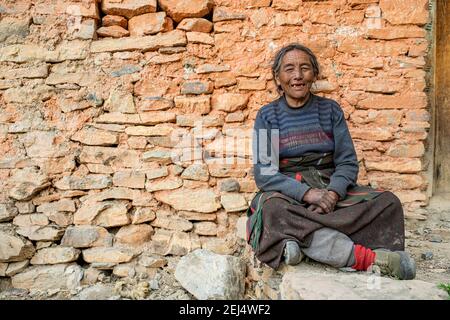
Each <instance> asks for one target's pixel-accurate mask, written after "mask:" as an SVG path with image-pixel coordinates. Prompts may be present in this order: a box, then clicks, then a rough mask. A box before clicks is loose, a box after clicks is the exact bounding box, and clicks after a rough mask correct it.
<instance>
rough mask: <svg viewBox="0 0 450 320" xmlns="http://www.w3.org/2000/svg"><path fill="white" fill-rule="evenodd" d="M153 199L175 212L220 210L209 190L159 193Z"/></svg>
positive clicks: (182, 190) (180, 190) (178, 190)
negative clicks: (165, 204)
mask: <svg viewBox="0 0 450 320" xmlns="http://www.w3.org/2000/svg"><path fill="white" fill-rule="evenodd" d="M155 197H156V198H157V199H158V200H159V201H161V202H164V203H167V204H169V205H170V206H172V207H173V208H175V209H176V210H187V211H197V212H203V213H208V212H215V211H217V209H219V208H220V203H219V202H218V201H217V198H216V194H215V193H214V192H213V191H212V190H210V189H177V190H175V191H160V192H158V193H157V194H156V195H155Z"/></svg>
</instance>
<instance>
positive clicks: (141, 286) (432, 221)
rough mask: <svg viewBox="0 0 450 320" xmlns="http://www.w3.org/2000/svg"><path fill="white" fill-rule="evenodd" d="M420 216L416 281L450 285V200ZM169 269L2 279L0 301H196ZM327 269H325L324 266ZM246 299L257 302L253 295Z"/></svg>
mask: <svg viewBox="0 0 450 320" xmlns="http://www.w3.org/2000/svg"><path fill="white" fill-rule="evenodd" d="M417 213H418V214H419V215H422V216H426V217H428V218H427V219H426V220H417V219H407V220H406V224H405V229H406V250H407V251H408V252H409V253H410V254H411V255H412V257H413V258H414V259H415V261H416V264H417V274H416V279H417V280H423V281H427V282H431V283H435V284H436V285H438V284H440V283H450V197H448V196H436V197H433V198H432V199H431V201H430V205H429V206H428V207H426V208H423V209H419V210H417ZM167 258H168V262H169V263H168V266H167V267H166V268H165V269H161V270H160V271H159V272H158V273H157V275H156V276H155V277H154V278H152V279H149V278H139V277H137V278H134V279H121V278H118V277H116V276H114V275H111V274H108V273H105V274H104V275H103V276H102V277H101V279H100V282H98V283H97V284H96V285H92V286H83V287H80V288H78V290H72V291H58V290H53V291H50V290H49V291H34V292H28V291H27V290H19V289H13V288H11V284H10V280H9V279H7V278H0V300H23V299H34V300H46V299H48V300H54V299H64V300H65V299H110V300H119V299H146V300H191V299H195V298H194V297H193V296H192V295H191V294H190V293H189V292H187V291H186V290H184V289H183V287H182V286H181V285H180V284H179V283H178V281H177V280H176V279H175V277H174V272H175V267H176V264H177V262H178V260H179V257H167ZM324 267H325V266H324ZM246 298H247V299H255V294H254V293H253V292H247V293H246Z"/></svg>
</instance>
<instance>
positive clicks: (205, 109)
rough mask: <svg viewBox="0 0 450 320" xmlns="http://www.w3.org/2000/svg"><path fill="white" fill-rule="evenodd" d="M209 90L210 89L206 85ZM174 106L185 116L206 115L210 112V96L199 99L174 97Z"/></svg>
mask: <svg viewBox="0 0 450 320" xmlns="http://www.w3.org/2000/svg"><path fill="white" fill-rule="evenodd" d="M208 88H209V90H211V89H212V87H211V83H208ZM174 101H175V106H176V107H177V108H179V110H180V111H181V112H183V113H187V114H192V113H193V114H207V113H209V112H210V110H211V103H210V96H200V97H182V96H178V97H175V99H174Z"/></svg>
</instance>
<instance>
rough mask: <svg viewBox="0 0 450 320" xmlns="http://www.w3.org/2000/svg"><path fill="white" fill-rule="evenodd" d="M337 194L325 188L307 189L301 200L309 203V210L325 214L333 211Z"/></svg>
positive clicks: (337, 197) (337, 198)
mask: <svg viewBox="0 0 450 320" xmlns="http://www.w3.org/2000/svg"><path fill="white" fill-rule="evenodd" d="M338 200H339V196H338V195H337V193H336V192H334V191H329V190H325V189H315V188H312V189H309V190H308V191H307V192H306V193H305V195H304V196H303V201H305V202H306V203H309V204H311V206H309V208H308V209H309V210H311V211H312V212H314V213H319V214H327V213H330V212H332V211H333V209H334V207H335V205H336V203H337V202H338Z"/></svg>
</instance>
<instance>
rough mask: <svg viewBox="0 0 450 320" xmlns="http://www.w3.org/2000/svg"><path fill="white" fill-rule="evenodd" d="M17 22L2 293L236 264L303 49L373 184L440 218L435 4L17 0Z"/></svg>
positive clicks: (0, 50) (2, 204)
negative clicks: (256, 166) (431, 101)
mask: <svg viewBox="0 0 450 320" xmlns="http://www.w3.org/2000/svg"><path fill="white" fill-rule="evenodd" d="M0 14H1V21H0V42H1V44H0V46H1V47H0V63H1V69H0V104H1V113H0V150H1V154H0V177H1V178H0V222H1V223H0V276H8V277H12V282H13V285H14V286H16V287H19V288H27V289H29V288H30V287H33V286H35V287H36V286H37V287H39V286H41V287H45V286H46V285H47V284H46V283H47V282H45V281H43V282H42V281H41V282H40V281H38V280H39V279H42V278H43V277H44V278H45V277H48V275H54V277H52V278H55V279H61V280H60V281H62V282H60V283H58V285H59V286H67V287H74V286H76V284H77V283H79V281H80V280H81V279H84V280H86V279H87V280H86V281H88V280H89V279H91V280H92V279H93V280H92V281H95V279H96V274H97V273H96V272H97V270H113V272H114V274H116V275H118V276H126V275H129V274H130V273H132V272H144V273H145V272H146V273H148V274H152V273H154V271H155V269H157V268H161V267H163V266H164V265H165V263H166V260H165V259H164V256H172V255H175V256H182V255H185V254H187V253H188V252H190V251H192V250H194V249H196V248H206V249H210V250H212V251H214V252H217V253H222V254H233V253H236V252H237V251H238V250H239V248H240V244H242V240H241V239H239V238H238V237H237V235H236V223H237V221H238V219H239V217H241V216H243V215H244V214H245V210H246V208H247V206H248V202H249V200H250V199H251V198H252V196H253V195H254V192H255V191H257V188H256V185H255V183H254V181H253V178H252V174H251V167H252V161H251V135H252V126H253V121H254V118H255V115H256V113H257V111H258V109H259V108H260V107H261V106H263V105H264V104H266V103H268V102H270V101H272V100H273V99H275V98H277V93H276V90H275V87H274V84H273V83H272V76H271V71H270V65H271V61H270V59H271V57H272V56H273V54H274V53H275V51H276V50H277V49H279V48H280V47H281V46H283V45H285V44H287V43H290V42H294V41H296V42H301V43H303V44H305V45H307V46H309V47H310V48H312V49H313V51H314V52H315V53H316V54H317V56H318V58H319V61H320V63H321V66H322V70H323V73H322V76H321V78H320V80H318V81H317V82H316V85H315V88H314V90H315V91H316V92H317V93H318V94H319V95H323V96H326V97H330V98H333V99H335V100H337V101H338V102H339V103H340V104H341V106H342V108H343V109H344V111H345V115H346V119H347V122H348V125H349V127H350V131H351V133H352V136H353V138H354V140H355V143H356V148H357V152H358V159H359V161H360V176H359V179H360V180H359V181H360V183H362V184H371V185H372V186H376V187H380V188H386V189H389V190H392V191H394V192H395V193H396V194H397V195H398V196H399V197H400V199H401V200H402V202H403V203H404V205H405V209H406V210H407V213H408V214H410V213H411V212H413V210H414V208H417V207H419V206H421V205H424V204H425V203H426V200H427V199H426V189H427V186H428V183H429V181H427V180H426V178H424V176H423V173H424V172H425V171H426V169H427V167H426V162H425V161H424V159H423V155H424V152H425V149H426V145H425V143H424V142H425V141H426V138H427V133H428V129H429V127H430V113H429V110H428V103H427V95H426V93H425V92H424V91H425V88H426V71H425V69H426V56H427V51H428V46H429V42H428V41H427V33H426V30H425V24H426V23H427V22H428V1H427V0H335V1H306V0H304V1H290V0H243V1H235V0H210V1H209V0H195V1H183V0H158V1H157V0H103V1H100V0H99V1H95V0H82V1H59V0H58V1H56V0H53V1H52V0H36V1H20V0H19V1H5V0H3V1H0ZM61 283H63V284H61ZM56 286H57V285H56Z"/></svg>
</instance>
